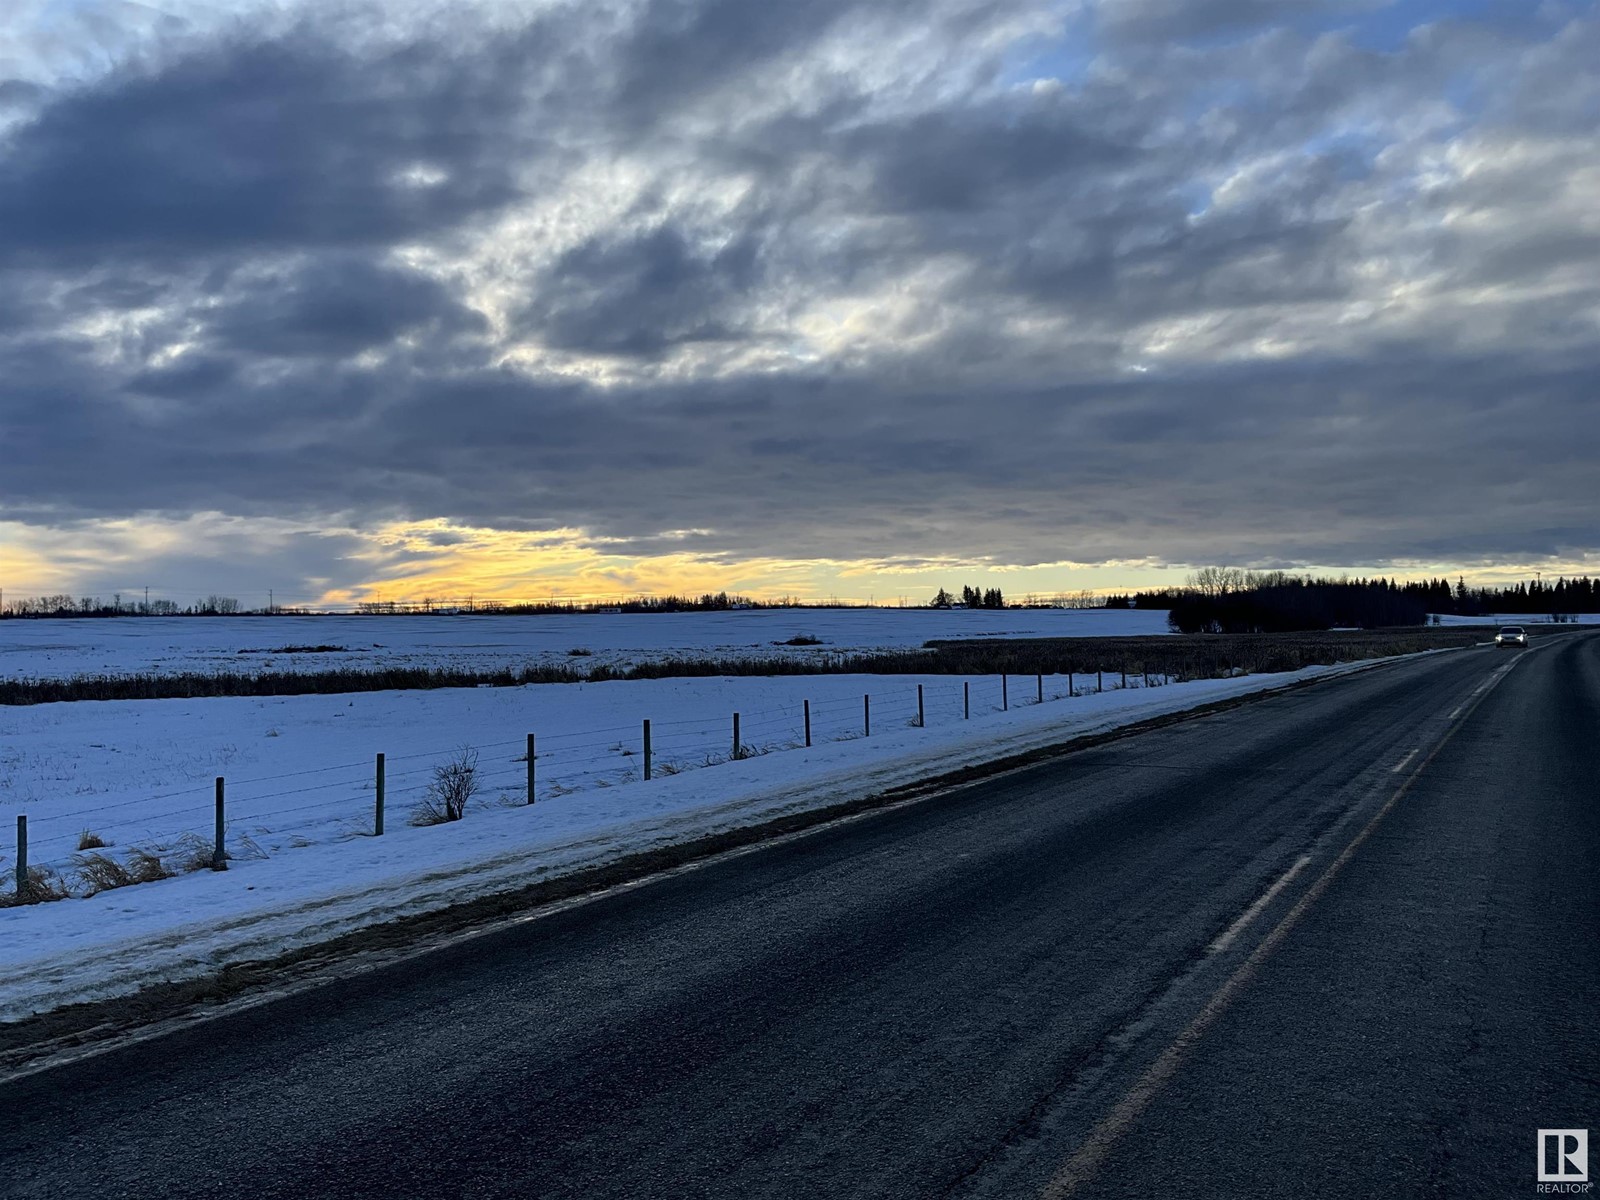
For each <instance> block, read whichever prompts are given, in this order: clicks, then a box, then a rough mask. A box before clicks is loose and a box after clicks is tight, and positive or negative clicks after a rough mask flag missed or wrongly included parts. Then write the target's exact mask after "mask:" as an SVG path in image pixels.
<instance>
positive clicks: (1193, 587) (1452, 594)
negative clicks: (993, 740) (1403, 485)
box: [1105, 567, 1600, 624]
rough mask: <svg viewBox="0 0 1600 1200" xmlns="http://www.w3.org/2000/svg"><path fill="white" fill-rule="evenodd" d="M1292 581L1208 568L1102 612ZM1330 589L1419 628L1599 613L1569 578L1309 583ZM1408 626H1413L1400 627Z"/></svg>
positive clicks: (1580, 581)
mask: <svg viewBox="0 0 1600 1200" xmlns="http://www.w3.org/2000/svg"><path fill="white" fill-rule="evenodd" d="M1292 578H1294V577H1291V576H1288V575H1286V574H1284V573H1283V572H1281V571H1278V572H1255V571H1245V570H1241V569H1239V568H1234V567H1208V568H1206V569H1205V570H1203V571H1198V572H1196V573H1195V574H1194V575H1193V576H1191V577H1190V582H1189V585H1188V586H1186V587H1181V588H1160V589H1154V590H1151V591H1143V592H1133V593H1116V594H1113V595H1109V596H1107V597H1106V600H1105V606H1106V607H1107V608H1145V609H1159V610H1166V611H1170V610H1171V609H1173V608H1174V607H1175V606H1177V605H1178V604H1179V603H1180V602H1182V601H1184V600H1186V599H1192V598H1193V597H1194V596H1196V595H1199V596H1201V597H1205V598H1210V599H1215V598H1216V597H1218V596H1219V595H1224V594H1232V593H1237V592H1241V591H1248V590H1251V589H1254V588H1258V587H1275V586H1281V585H1282V584H1283V582H1284V581H1285V580H1289V579H1292ZM1301 582H1302V583H1316V584H1318V585H1326V586H1332V587H1348V588H1355V589H1364V590H1370V591H1372V592H1373V593H1374V594H1375V595H1378V596H1380V597H1399V598H1402V599H1404V600H1406V601H1408V604H1407V605H1406V607H1405V609H1404V610H1403V611H1404V612H1405V613H1408V614H1413V615H1414V614H1416V613H1417V612H1418V611H1419V609H1420V613H1421V614H1423V616H1417V617H1416V622H1415V623H1420V622H1421V621H1422V620H1423V617H1424V616H1425V615H1426V614H1428V613H1443V614H1447V615H1454V616H1462V617H1476V616H1482V615H1484V614H1486V613H1517V614H1524V615H1528V616H1554V615H1562V614H1573V613H1595V612H1600V580H1597V579H1590V578H1589V577H1587V576H1577V577H1575V578H1572V579H1568V578H1566V577H1564V576H1563V577H1559V578H1557V579H1556V581H1555V582H1554V583H1545V582H1543V581H1542V580H1539V579H1534V580H1531V581H1527V582H1524V583H1518V584H1514V585H1509V584H1508V585H1507V586H1505V587H1499V588H1494V587H1468V586H1467V582H1466V580H1465V579H1459V578H1458V579H1457V580H1456V582H1455V583H1453V584H1452V583H1451V582H1450V581H1449V580H1448V579H1427V580H1411V581H1409V582H1406V583H1400V582H1397V581H1396V580H1393V579H1385V578H1378V579H1365V578H1357V579H1354V580H1350V579H1338V580H1328V579H1321V580H1309V579H1303V580H1301ZM1402 623H1407V624H1409V623H1413V622H1409V621H1408V622H1402Z"/></svg>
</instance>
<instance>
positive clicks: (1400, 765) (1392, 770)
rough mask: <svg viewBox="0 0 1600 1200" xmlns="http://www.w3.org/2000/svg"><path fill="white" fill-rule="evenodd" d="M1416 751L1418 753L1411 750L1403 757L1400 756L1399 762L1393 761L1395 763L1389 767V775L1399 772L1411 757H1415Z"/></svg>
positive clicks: (1404, 767)
mask: <svg viewBox="0 0 1600 1200" xmlns="http://www.w3.org/2000/svg"><path fill="white" fill-rule="evenodd" d="M1417 753H1418V751H1417V750H1413V751H1411V752H1410V753H1409V754H1407V755H1406V756H1405V757H1404V758H1402V759H1401V760H1400V761H1399V762H1397V763H1395V765H1394V766H1393V767H1391V768H1390V769H1389V774H1391V775H1398V774H1400V772H1401V771H1404V770H1405V769H1406V764H1407V763H1409V762H1410V761H1411V760H1412V759H1413V758H1415V757H1416V756H1417Z"/></svg>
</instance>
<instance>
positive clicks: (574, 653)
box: [567, 646, 594, 658]
mask: <svg viewBox="0 0 1600 1200" xmlns="http://www.w3.org/2000/svg"><path fill="white" fill-rule="evenodd" d="M593 654H594V651H593V650H589V649H586V648H585V647H583V646H574V647H573V648H572V649H571V650H568V651H567V657H568V658H589V657H591V656H592V655H593Z"/></svg>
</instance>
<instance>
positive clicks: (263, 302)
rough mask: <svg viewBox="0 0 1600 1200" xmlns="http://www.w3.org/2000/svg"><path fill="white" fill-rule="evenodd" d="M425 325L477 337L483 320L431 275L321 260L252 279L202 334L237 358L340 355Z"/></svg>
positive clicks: (347, 258)
mask: <svg viewBox="0 0 1600 1200" xmlns="http://www.w3.org/2000/svg"><path fill="white" fill-rule="evenodd" d="M424 327H426V328H428V329H429V330H430V331H431V332H433V333H435V334H441V335H449V334H452V333H468V332H479V333H481V332H482V331H483V330H484V329H485V328H486V322H485V321H484V320H483V318H482V316H481V315H479V314H477V313H475V312H473V311H472V310H470V309H467V308H465V307H464V306H463V305H462V304H461V303H460V301H459V300H457V298H456V297H455V295H454V294H453V293H452V292H451V291H450V290H449V289H448V288H446V287H445V286H444V285H443V284H442V283H440V282H439V281H437V280H435V279H432V278H429V277H428V276H425V275H421V274H418V273H417V272H415V271H406V270H399V269H396V268H393V267H386V266H380V265H375V264H373V263H371V262H368V261H366V260H364V259H361V258H357V257H352V256H341V255H326V256H321V257H318V258H316V259H314V260H312V261H309V262H304V263H298V264H296V265H295V266H293V267H292V268H289V269H284V270H279V271H273V272H270V273H268V274H266V275H264V276H262V277H259V278H255V279H252V280H250V281H249V282H248V283H247V284H246V285H244V286H243V287H242V288H240V289H238V290H237V291H236V292H234V293H233V294H232V295H231V296H230V298H229V299H228V301H227V302H226V304H225V305H224V306H223V307H222V308H221V310H220V312H218V313H216V314H215V315H214V316H213V317H212V318H211V320H210V321H209V323H208V326H207V335H208V337H209V338H210V339H211V340H212V341H213V342H214V343H215V344H216V345H218V346H219V347H220V348H223V349H225V350H228V351H232V352H234V353H244V354H264V355H281V356H289V357H293V356H299V355H309V356H329V355H331V356H343V355H349V354H354V353H357V352H359V351H361V350H366V349H368V348H371V347H374V346H384V345H387V344H388V343H389V342H392V341H393V340H394V339H395V338H396V337H398V336H399V335H400V334H402V333H405V332H407V331H413V330H418V329H420V328H424Z"/></svg>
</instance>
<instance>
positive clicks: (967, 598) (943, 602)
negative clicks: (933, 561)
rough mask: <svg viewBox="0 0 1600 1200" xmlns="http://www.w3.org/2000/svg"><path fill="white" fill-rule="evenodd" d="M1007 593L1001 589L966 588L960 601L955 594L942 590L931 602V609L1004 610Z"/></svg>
mask: <svg viewBox="0 0 1600 1200" xmlns="http://www.w3.org/2000/svg"><path fill="white" fill-rule="evenodd" d="M1005 606H1006V597H1005V593H1004V592H1002V591H1001V590H1000V589H999V588H983V589H981V590H980V589H978V588H975V587H964V588H962V589H961V596H960V598H959V599H958V598H957V597H956V596H955V595H954V594H953V593H951V592H947V591H945V590H944V588H940V589H939V591H938V593H937V594H936V595H935V596H934V598H933V599H932V601H930V602H929V605H928V607H929V608H1004V607H1005Z"/></svg>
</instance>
